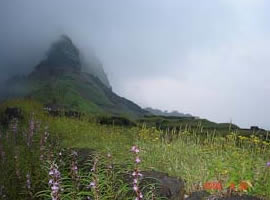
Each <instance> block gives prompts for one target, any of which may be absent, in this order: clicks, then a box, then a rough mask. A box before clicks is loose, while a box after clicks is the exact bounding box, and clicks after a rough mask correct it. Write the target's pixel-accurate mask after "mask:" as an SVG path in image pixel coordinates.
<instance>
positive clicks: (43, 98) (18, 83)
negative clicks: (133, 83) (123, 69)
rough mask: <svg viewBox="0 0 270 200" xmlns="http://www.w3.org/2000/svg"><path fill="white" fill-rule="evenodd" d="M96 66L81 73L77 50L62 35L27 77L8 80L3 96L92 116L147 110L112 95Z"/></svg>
mask: <svg viewBox="0 0 270 200" xmlns="http://www.w3.org/2000/svg"><path fill="white" fill-rule="evenodd" d="M99 67H100V69H99V71H98V72H97V73H95V71H93V70H94V69H95V68H97V66H92V74H90V72H89V73H87V72H83V71H82V64H81V57H80V52H79V50H78V49H77V47H76V46H75V45H74V44H73V43H72V41H71V39H70V38H68V37H67V36H62V37H61V38H60V39H59V40H58V41H56V42H55V43H53V44H52V46H51V48H50V49H49V51H48V52H47V57H46V58H45V59H44V60H42V61H41V62H40V64H38V65H37V66H36V67H35V68H34V70H33V71H32V72H31V73H30V74H29V75H28V76H26V77H18V76H17V77H13V78H11V79H10V80H8V81H7V83H6V87H5V89H6V92H5V93H6V97H7V98H14V97H27V98H32V99H35V100H38V101H39V102H41V103H43V104H44V105H48V104H50V105H55V106H57V107H59V108H60V107H61V108H64V109H65V110H72V111H78V112H81V113H88V114H95V115H116V116H119V115H121V116H126V117H130V118H138V117H141V116H143V115H145V114H147V113H148V112H147V111H145V110H143V109H141V108H140V107H139V106H138V105H136V104H134V103H133V102H131V101H129V100H127V99H125V98H122V97H120V96H118V95H117V94H115V93H114V92H113V91H112V88H111V87H109V86H108V85H109V83H108V81H107V77H106V75H105V74H104V73H103V74H102V73H101V72H104V71H103V69H102V66H101V65H100V66H99ZM98 74H99V75H98ZM104 77H105V78H104Z"/></svg>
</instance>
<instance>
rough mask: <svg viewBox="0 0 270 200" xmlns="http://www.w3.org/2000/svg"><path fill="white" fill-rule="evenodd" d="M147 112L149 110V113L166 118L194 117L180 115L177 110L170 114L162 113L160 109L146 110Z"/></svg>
mask: <svg viewBox="0 0 270 200" xmlns="http://www.w3.org/2000/svg"><path fill="white" fill-rule="evenodd" d="M144 109H145V110H147V111H148V112H149V113H151V114H153V115H158V116H166V117H170V116H171V117H187V118H188V117H194V116H192V115H191V114H185V113H180V112H178V111H177V110H174V111H172V112H168V111H166V110H165V111H162V110H159V109H154V108H150V107H147V108H144Z"/></svg>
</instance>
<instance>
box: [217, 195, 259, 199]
mask: <svg viewBox="0 0 270 200" xmlns="http://www.w3.org/2000/svg"><path fill="white" fill-rule="evenodd" d="M218 200H263V199H262V198H259V197H253V196H249V195H233V196H231V197H221V198H218Z"/></svg>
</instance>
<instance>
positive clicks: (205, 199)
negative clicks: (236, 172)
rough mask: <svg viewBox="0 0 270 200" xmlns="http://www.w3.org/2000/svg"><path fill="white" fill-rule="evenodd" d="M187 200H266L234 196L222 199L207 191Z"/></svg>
mask: <svg viewBox="0 0 270 200" xmlns="http://www.w3.org/2000/svg"><path fill="white" fill-rule="evenodd" d="M185 200H264V199H262V198H259V197H253V196H249V195H236V194H235V195H232V196H228V197H221V196H218V195H210V194H209V193H208V192H206V191H198V192H193V193H191V195H190V196H189V197H188V198H186V199H185Z"/></svg>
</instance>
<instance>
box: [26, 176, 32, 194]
mask: <svg viewBox="0 0 270 200" xmlns="http://www.w3.org/2000/svg"><path fill="white" fill-rule="evenodd" d="M26 188H27V189H28V190H30V189H31V179H30V174H29V173H28V174H26Z"/></svg>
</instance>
